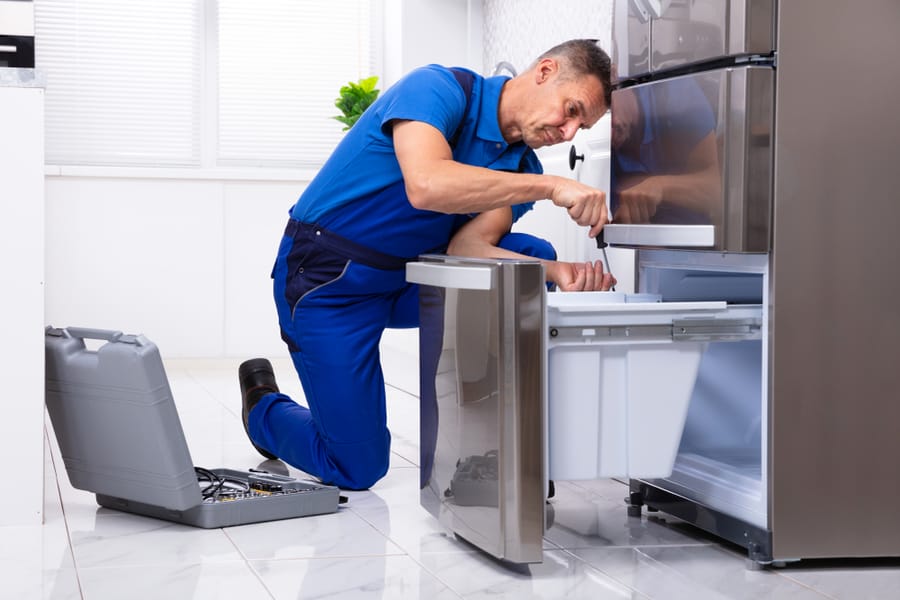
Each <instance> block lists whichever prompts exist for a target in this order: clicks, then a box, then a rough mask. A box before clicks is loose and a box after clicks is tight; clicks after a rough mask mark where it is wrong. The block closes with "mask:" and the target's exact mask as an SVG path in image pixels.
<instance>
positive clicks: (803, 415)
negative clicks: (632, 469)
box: [606, 0, 900, 564]
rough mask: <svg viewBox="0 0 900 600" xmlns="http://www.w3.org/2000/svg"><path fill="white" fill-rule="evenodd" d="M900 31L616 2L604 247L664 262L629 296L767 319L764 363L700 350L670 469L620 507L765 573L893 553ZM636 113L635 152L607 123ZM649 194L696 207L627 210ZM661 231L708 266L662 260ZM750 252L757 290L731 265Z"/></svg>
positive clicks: (894, 11) (893, 9) (684, 1)
mask: <svg viewBox="0 0 900 600" xmlns="http://www.w3.org/2000/svg"><path fill="white" fill-rule="evenodd" d="M898 27H900V5H898V4H897V3H896V2H891V1H889V0H884V1H876V0H867V1H863V2H849V1H840V2H828V3H821V2H816V1H815V0H780V1H776V0H742V1H739V0H733V1H726V0H672V1H671V2H667V1H662V2H652V1H642V0H617V3H616V5H615V10H614V29H615V31H614V39H615V42H614V46H615V48H614V53H615V61H616V64H617V68H618V73H619V79H620V83H619V87H618V89H616V91H614V92H613V105H612V116H613V121H614V124H613V147H612V179H613V182H612V184H611V200H612V206H613V211H614V213H615V211H617V210H622V208H623V206H624V207H625V210H624V214H625V215H626V219H631V221H632V222H631V223H621V224H617V225H615V226H613V227H610V229H609V230H608V231H607V234H606V239H607V241H609V242H616V241H620V242H624V243H626V244H627V243H631V245H633V246H634V247H637V248H644V247H646V246H644V244H647V245H658V246H668V247H670V248H669V249H667V250H658V249H656V250H649V249H641V250H639V251H638V258H637V264H638V265H639V267H638V268H639V273H638V282H639V283H638V286H639V287H640V289H641V290H642V291H652V292H657V293H661V294H662V296H663V298H664V299H666V300H673V299H685V298H691V299H699V298H716V299H725V300H727V301H728V302H730V303H744V302H751V303H752V302H760V303H761V304H762V307H763V319H764V328H763V335H762V339H761V341H760V342H758V343H757V344H758V346H757V347H755V348H753V347H751V345H750V344H748V345H747V346H746V347H745V348H742V349H741V350H740V351H738V349H737V346H730V347H729V348H728V350H727V351H726V352H722V351H716V350H715V347H714V346H711V348H710V350H711V352H710V353H709V354H708V355H707V356H705V357H704V363H703V364H702V365H701V369H700V372H699V375H698V379H697V382H696V384H695V388H694V393H693V396H692V399H691V406H690V408H689V412H688V416H687V419H686V423H685V429H684V432H683V436H682V440H681V444H680V449H679V453H678V457H677V459H676V462H675V465H674V470H673V473H672V475H671V476H669V477H667V478H662V479H643V480H641V479H635V480H632V481H631V490H632V492H633V494H632V496H633V507H632V512H634V513H637V512H638V510H639V509H638V507H639V506H640V505H641V504H646V505H647V506H649V507H651V508H652V509H660V510H663V511H665V512H669V513H672V514H674V515H677V516H679V517H681V518H683V519H686V520H687V521H689V522H691V523H693V524H695V525H697V526H698V527H701V528H703V529H706V530H708V531H710V532H712V533H714V534H717V535H719V536H721V537H723V538H725V539H728V540H730V541H732V542H735V543H737V544H740V545H742V546H744V547H746V548H747V549H748V554H749V557H750V558H751V559H752V560H753V561H756V562H758V563H776V564H780V563H783V562H786V561H792V560H798V559H803V558H819V557H863V556H898V555H900V511H898V510H896V509H895V508H894V507H893V506H892V504H893V503H892V500H891V499H892V498H896V497H897V494H898V492H900V469H898V468H897V457H898V456H900V435H897V425H896V423H897V422H898V421H900V371H898V369H897V368H896V364H897V360H896V358H895V357H896V355H897V353H896V343H897V342H896V340H897V339H898V336H900V310H898V308H897V307H898V303H897V297H898V292H900V275H898V273H900V271H898V269H897V268H896V266H895V264H894V263H895V261H896V258H897V257H898V256H900V236H898V235H897V231H896V229H897V226H898V225H900V203H898V199H900V193H898V189H900V173H898V169H897V168H896V167H895V166H892V165H891V164H890V163H891V162H893V158H894V157H896V156H898V154H900V125H898V123H900V119H898V116H897V111H896V108H895V102H894V101H893V100H892V99H894V98H897V97H898V94H900V76H898V75H900V71H898V67H897V65H896V60H895V57H896V56H897V55H898V52H900V36H898V35H897V32H898V31H900V29H898ZM635 105H637V106H638V107H639V108H641V109H647V114H641V115H640V116H639V118H641V119H643V121H642V122H641V125H642V126H643V128H642V129H641V130H640V133H642V137H641V139H639V140H636V141H634V142H633V143H632V144H631V145H630V146H629V145H628V133H627V132H626V133H622V134H621V135H619V136H618V139H616V138H617V135H616V127H617V125H619V126H623V124H621V123H616V122H615V121H616V117H617V113H619V112H624V114H625V120H626V123H625V125H627V124H628V123H627V121H628V118H629V110H632V111H633V110H634V107H635ZM619 108H622V111H619V110H618V109H619ZM710 124H712V127H708V126H709V125H710ZM639 129H640V128H639ZM623 138H624V143H623ZM692 144H695V145H692ZM635 147H638V154H642V156H640V157H639V158H638V159H637V160H635ZM710 150H711V151H710ZM667 152H674V153H675V155H676V157H675V158H671V157H667V156H666V153H667ZM651 154H652V155H653V156H649V155H651ZM707 157H709V158H707ZM641 159H643V160H641ZM635 163H643V165H644V166H646V165H648V164H649V165H650V168H649V169H645V171H644V172H643V173H637V174H635V173H634V171H633V170H632V169H631V167H633V166H634V164H635ZM710 163H711V164H710ZM644 177H649V178H653V177H657V178H663V179H665V178H670V180H671V178H675V179H676V180H677V178H679V177H681V178H684V179H685V180H687V181H690V182H691V183H692V184H693V193H691V194H687V195H685V194H682V193H681V191H682V190H679V189H678V188H677V186H672V187H671V188H667V192H668V191H671V195H670V196H668V197H666V199H665V200H663V202H661V203H660V204H659V205H658V210H657V211H656V212H655V214H654V215H653V216H647V211H645V212H643V213H641V211H640V210H631V211H629V210H628V207H627V206H625V205H626V204H627V203H628V202H633V201H634V196H635V195H636V194H635V193H633V192H631V193H630V192H629V189H631V187H630V186H640V185H641V182H642V181H644V180H643V178H644ZM635 182H637V183H635ZM670 182H671V181H670ZM651 187H652V186H651ZM638 192H640V190H638ZM637 195H638V196H639V195H640V194H639V193H638V194H637ZM639 201H640V200H638V202H639ZM642 219H643V220H642ZM621 220H622V219H619V221H621ZM710 225H711V226H712V227H711V229H712V231H709V228H708V226H710ZM667 227H673V229H674V230H678V229H681V230H688V231H691V230H693V231H695V233H694V234H690V235H687V234H682V235H681V239H682V241H684V240H688V241H690V242H691V243H696V244H697V245H701V244H703V243H705V242H704V241H703V240H702V239H701V238H702V235H703V234H704V232H705V235H707V236H708V239H707V240H706V242H709V241H711V242H712V249H713V251H700V250H694V251H691V250H685V249H679V250H673V249H671V248H672V247H675V246H677V245H678V243H679V241H673V239H672V238H669V239H667V237H666V236H667V234H666V233H665V231H664V230H665V228H667ZM705 227H706V229H704V228H705ZM655 229H661V230H663V231H662V232H657V231H654V230H655ZM617 230H621V231H617ZM673 235H674V234H673ZM654 236H658V237H655V238H654ZM709 238H711V239H709ZM754 257H758V258H759V259H762V260H764V261H765V262H764V265H763V268H761V269H759V270H758V271H757V274H755V275H754V274H750V273H748V272H747V271H743V272H740V271H735V270H732V269H730V268H729V267H728V264H729V263H735V264H736V263H743V262H745V261H752V260H754ZM739 354H741V355H740V356H739Z"/></svg>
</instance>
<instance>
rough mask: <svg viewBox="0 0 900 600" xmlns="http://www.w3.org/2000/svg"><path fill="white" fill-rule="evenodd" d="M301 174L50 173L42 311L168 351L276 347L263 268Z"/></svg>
mask: <svg viewBox="0 0 900 600" xmlns="http://www.w3.org/2000/svg"><path fill="white" fill-rule="evenodd" d="M305 185H306V182H304V181H245V180H236V181H231V180H215V179H213V180H205V179H172V178H168V179H167V178H139V177H110V176H99V177H94V176H91V177H84V176H81V177H75V176H52V177H48V178H47V182H46V195H47V262H46V272H47V283H46V319H47V322H48V324H53V325H55V326H70V325H72V326H85V327H98V328H103V329H118V330H122V331H125V332H128V333H145V334H146V335H147V336H148V337H150V339H152V340H154V341H155V342H156V343H157V345H159V347H160V351H161V352H162V353H163V355H164V356H166V357H193V356H210V357H213V356H237V357H240V356H247V355H257V354H259V355H266V356H273V355H274V356H278V355H284V354H286V353H285V351H284V348H283V344H282V342H281V340H280V338H279V335H278V329H277V325H276V321H275V310H274V306H273V302H272V297H271V281H270V279H269V273H270V271H271V267H272V262H273V260H274V258H275V252H276V250H277V246H278V242H279V240H280V236H281V232H282V230H283V228H284V225H285V223H286V220H287V210H288V208H289V207H290V206H291V205H292V204H293V202H294V201H295V200H296V197H297V196H298V195H299V193H300V192H301V191H302V190H303V188H304V187H305Z"/></svg>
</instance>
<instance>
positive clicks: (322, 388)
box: [248, 234, 555, 489]
mask: <svg viewBox="0 0 900 600" xmlns="http://www.w3.org/2000/svg"><path fill="white" fill-rule="evenodd" d="M510 235H511V236H512V237H511V238H510V240H508V241H507V245H504V244H501V245H502V246H503V247H507V248H508V249H511V250H516V251H519V252H522V253H525V252H523V249H525V250H530V251H532V252H535V253H537V254H539V255H543V256H542V257H548V256H547V255H546V252H547V248H550V251H552V247H550V246H549V244H546V242H542V241H540V240H539V241H538V242H535V239H536V238H533V237H532V236H526V235H524V234H510ZM507 237H510V236H507ZM554 255H555V253H554ZM273 279H274V291H275V303H276V307H277V309H278V316H279V323H280V325H281V329H282V335H283V337H284V339H285V341H286V342H287V343H288V347H289V348H290V350H291V357H292V359H293V361H294V366H295V367H296V369H297V373H298V375H299V376H300V380H301V383H302V385H303V390H304V393H305V396H306V401H307V404H308V405H309V408H306V407H304V406H301V405H299V404H297V403H296V402H294V401H293V400H291V399H290V398H289V397H288V396H286V395H284V394H269V395H267V396H265V397H264V398H263V399H262V400H261V401H260V402H259V403H258V404H257V406H256V407H254V409H253V410H252V411H251V412H250V416H249V423H248V425H249V431H250V437H251V438H252V439H253V440H254V442H256V443H257V444H258V445H259V446H261V447H263V448H265V449H267V450H269V451H271V452H273V453H274V454H276V455H277V456H278V457H279V458H281V459H283V460H285V461H286V462H288V463H289V464H291V465H294V466H295V467H297V468H299V469H302V470H303V471H305V472H307V473H309V474H311V475H314V476H317V477H319V478H321V479H322V480H323V481H325V482H326V483H332V484H335V485H338V486H341V487H344V488H349V489H363V488H366V487H369V486H371V485H372V484H374V483H375V482H376V481H377V480H378V479H380V478H381V477H383V476H384V474H385V473H386V472H387V468H388V462H389V457H390V433H389V432H388V429H387V419H386V410H385V389H384V378H383V374H382V371H381V364H380V355H379V348H378V345H379V342H380V339H381V334H382V332H383V331H384V329H385V328H386V327H415V326H416V325H417V324H418V288H417V287H416V286H414V285H409V284H407V283H406V282H405V272H404V271H403V270H402V269H397V270H384V269H376V268H372V267H368V266H365V265H363V264H358V263H355V262H352V261H347V260H346V259H345V258H342V257H341V256H339V254H337V253H335V252H334V251H333V248H331V249H327V248H326V249H323V248H321V247H320V246H317V245H316V243H315V241H310V240H295V239H291V238H290V237H287V236H286V237H285V238H284V239H283V241H282V246H281V248H280V250H279V257H278V260H277V261H276V265H275V270H274V272H273Z"/></svg>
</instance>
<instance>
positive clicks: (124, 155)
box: [35, 0, 380, 168]
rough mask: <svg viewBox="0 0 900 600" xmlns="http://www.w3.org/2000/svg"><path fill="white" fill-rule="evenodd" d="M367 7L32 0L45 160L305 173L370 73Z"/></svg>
mask: <svg viewBox="0 0 900 600" xmlns="http://www.w3.org/2000/svg"><path fill="white" fill-rule="evenodd" d="M373 4H374V3H372V2H370V1H368V0H342V1H341V2H332V1H328V0H306V1H302V0H256V1H254V2H246V1H240V2H239V1H237V0H130V1H129V2H121V1H120V0H36V2H35V29H36V32H35V33H36V62H37V67H38V69H40V70H42V71H43V72H44V73H45V74H46V76H47V92H46V155H47V162H48V163H52V164H68V165H111V166H150V167H156V166H179V167H219V166H265V167H311V168H316V167H318V166H320V165H321V164H322V162H323V161H324V160H325V158H326V157H327V155H328V153H329V152H330V150H331V149H332V148H333V147H334V145H335V144H336V143H337V142H338V141H339V140H340V138H341V136H342V135H343V134H342V132H341V128H342V125H341V124H340V123H339V122H338V121H336V120H334V119H332V118H331V117H332V116H333V115H335V114H337V109H336V108H335V107H334V100H335V98H336V97H337V95H338V90H339V89H340V87H341V86H342V85H344V84H345V83H346V82H347V81H355V80H357V79H359V78H362V77H368V76H370V75H372V74H376V72H377V69H378V66H379V64H380V61H379V57H378V53H377V52H376V49H377V47H378V43H377V42H378V41H379V36H380V27H376V26H375V25H374V24H375V23H377V22H378V21H379V19H380V14H376V13H378V12H379V11H377V10H375V9H373ZM376 6H377V4H376Z"/></svg>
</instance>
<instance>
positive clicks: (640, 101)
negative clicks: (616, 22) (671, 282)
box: [604, 66, 774, 252]
mask: <svg viewBox="0 0 900 600" xmlns="http://www.w3.org/2000/svg"><path fill="white" fill-rule="evenodd" d="M773 100H774V70H773V69H772V68H771V67H768V66H745V67H729V68H722V69H716V70H712V71H703V72H698V73H692V74H689V75H682V76H679V77H672V78H669V79H663V80H659V81H653V82H648V83H644V84H640V85H634V86H631V87H625V88H620V89H617V90H615V91H613V94H612V126H611V136H610V137H611V139H610V146H611V177H610V205H611V212H612V219H613V222H612V224H610V225H608V226H607V227H605V228H604V235H605V240H606V242H608V243H610V244H617V245H622V246H631V247H640V246H651V247H670V248H704V249H713V250H724V251H729V252H766V251H768V250H769V248H770V220H771V219H770V213H771V204H772V200H771V198H772V164H773V152H772V148H773V146H772V129H773V123H774V111H773Z"/></svg>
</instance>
